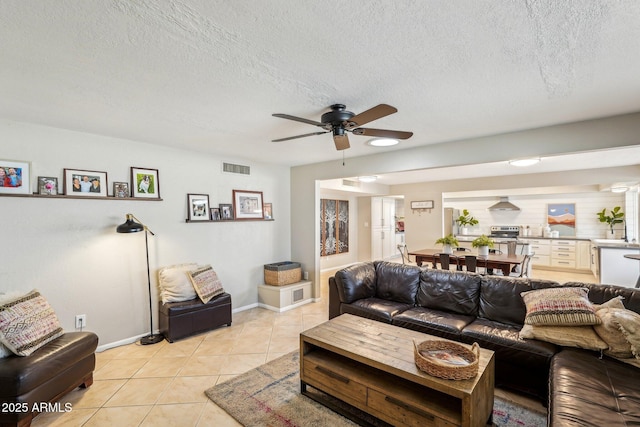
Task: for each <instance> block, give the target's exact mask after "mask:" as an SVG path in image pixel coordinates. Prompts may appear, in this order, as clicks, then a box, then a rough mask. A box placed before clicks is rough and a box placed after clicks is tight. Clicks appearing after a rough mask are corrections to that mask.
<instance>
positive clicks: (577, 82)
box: [0, 0, 640, 165]
mask: <svg viewBox="0 0 640 427" xmlns="http://www.w3.org/2000/svg"><path fill="white" fill-rule="evenodd" d="M0 10H1V13H0V40H2V43H0V61H1V65H2V66H1V67H0V117H3V118H9V119H15V120H19V121H25V122H31V123H39V124H44V125H50V126H56V127H61V128H66V129H72V130H78V131H84V132H91V133H96V134H102V135H109V136H114V137H121V138H128V139H132V140H139V141H145V142H150V143H155V144H164V145H168V146H177V147H183V148H190V149H194V150H199V151H203V152H209V153H214V154H216V155H221V156H230V157H233V158H246V159H249V160H251V159H253V160H260V161H265V162H272V163H277V164H284V165H298V164H307V163H315V162H319V161H324V160H331V159H339V158H341V157H342V153H339V152H337V151H336V150H335V148H334V146H333V142H332V139H331V136H330V135H320V136H314V137H309V138H304V139H297V140H292V141H287V142H280V143H272V142H270V140H271V139H276V138H282V137H287V136H293V135H298V134H304V133H310V132H315V131H317V130H319V129H318V128H315V127H313V126H309V125H305V124H302V123H297V122H293V121H288V120H283V119H278V118H274V117H272V116H271V114H272V113H286V114H291V115H295V116H299V117H305V118H309V119H312V120H319V119H320V115H321V114H322V113H323V112H325V111H326V109H327V107H328V106H329V105H331V104H334V103H343V104H346V105H347V107H348V109H349V110H351V111H353V112H355V113H359V112H361V111H363V110H366V109H368V108H370V107H373V106H375V105H377V104H379V103H388V104H391V105H393V106H395V107H397V108H398V110H399V111H398V113H396V114H393V115H391V116H388V117H386V118H384V119H380V120H378V121H375V122H372V123H371V124H370V126H371V127H376V128H389V129H398V130H408V131H413V132H414V136H413V137H412V138H411V139H409V140H406V141H404V142H402V143H401V144H400V145H399V146H397V147H396V148H395V149H402V148H411V147H416V146H420V145H425V144H432V143H438V142H443V141H450V140H456V139H463V138H469V137H474V136H481V135H490V134H496V133H503V132H508V131H513V130H521V129H529V128H534V127H540V126H545V125H550V124H557V123H566V122H573V121H580V120H585V119H590V118H596V117H604V116H611V115H617V114H622V113H628V112H637V111H640V78H638V76H640V55H639V53H640V2H638V1H637V0H616V1H613V0H611V1H605V0H562V1H557V0H547V1H541V0H521V1H514V0H491V1H488V0H486V1H480V0H467V1H463V0H459V1H447V0H443V1H435V0H430V1H418V0H416V1H409V0H406V1H397V0H388V1H351V2H344V1H336V0H325V1H322V2H311V1H302V2H301V1H299V0H279V1H243V0H238V1H212V0H172V1H171V0H169V1H160V0H156V1H149V0H146V1H145V0H137V1H134V0H129V1H125V0H56V1H42V0H2V3H1V4H0ZM350 139H351V146H352V148H351V149H350V150H347V152H346V153H345V155H346V156H347V157H353V156H360V155H366V154H372V153H375V152H379V150H380V149H375V148H372V147H369V146H366V145H365V142H366V141H367V138H366V137H362V136H351V135H350Z"/></svg>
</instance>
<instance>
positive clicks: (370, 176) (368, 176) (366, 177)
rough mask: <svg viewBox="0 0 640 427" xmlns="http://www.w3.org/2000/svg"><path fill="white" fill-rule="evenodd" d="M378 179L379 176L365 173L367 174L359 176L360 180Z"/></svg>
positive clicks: (371, 180)
mask: <svg viewBox="0 0 640 427" xmlns="http://www.w3.org/2000/svg"><path fill="white" fill-rule="evenodd" d="M377 179H378V177H377V176H375V175H365V176H359V177H358V181H360V182H374V181H376V180H377Z"/></svg>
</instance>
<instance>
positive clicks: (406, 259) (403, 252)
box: [398, 245, 417, 265]
mask: <svg viewBox="0 0 640 427" xmlns="http://www.w3.org/2000/svg"><path fill="white" fill-rule="evenodd" d="M398 251H400V256H401V257H402V263H403V264H409V265H417V264H416V263H415V262H414V261H411V258H409V249H407V245H398Z"/></svg>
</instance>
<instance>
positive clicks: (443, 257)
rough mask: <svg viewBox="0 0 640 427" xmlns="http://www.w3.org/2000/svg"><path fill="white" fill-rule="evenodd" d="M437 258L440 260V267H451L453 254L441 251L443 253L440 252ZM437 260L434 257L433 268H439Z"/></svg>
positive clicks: (446, 268)
mask: <svg viewBox="0 0 640 427" xmlns="http://www.w3.org/2000/svg"><path fill="white" fill-rule="evenodd" d="M437 259H438V260H440V268H441V269H442V270H448V269H449V266H450V263H451V256H450V255H449V254H443V253H441V254H439V256H438V258H437ZM435 261H436V260H435V259H434V265H433V268H437V267H436V265H435V264H436V263H435Z"/></svg>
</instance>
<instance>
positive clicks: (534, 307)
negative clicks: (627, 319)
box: [520, 287, 601, 326]
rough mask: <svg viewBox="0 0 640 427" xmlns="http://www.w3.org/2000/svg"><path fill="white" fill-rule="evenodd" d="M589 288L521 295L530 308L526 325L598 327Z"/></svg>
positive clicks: (540, 291)
mask: <svg viewBox="0 0 640 427" xmlns="http://www.w3.org/2000/svg"><path fill="white" fill-rule="evenodd" d="M588 292H589V290H588V289H586V288H573V287H570V288H569V287H567V288H546V289H538V290H535V291H528V292H523V293H521V294H520V295H521V296H522V299H523V301H524V304H525V306H526V307H527V315H526V317H525V319H524V323H525V324H527V325H547V326H569V325H573V326H577V325H597V324H599V323H600V322H601V320H600V318H599V317H598V316H596V312H595V309H594V308H593V304H591V302H590V301H589V298H587V294H588Z"/></svg>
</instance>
